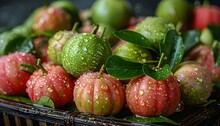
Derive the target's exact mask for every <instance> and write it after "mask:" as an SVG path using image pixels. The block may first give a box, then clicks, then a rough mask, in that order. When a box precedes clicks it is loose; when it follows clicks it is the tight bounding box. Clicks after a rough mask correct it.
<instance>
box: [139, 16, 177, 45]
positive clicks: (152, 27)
mask: <svg viewBox="0 0 220 126" xmlns="http://www.w3.org/2000/svg"><path fill="white" fill-rule="evenodd" d="M174 29H175V26H174V24H172V23H170V22H168V21H166V20H164V19H163V18H160V17H147V18H146V19H145V20H144V21H142V22H141V23H139V24H138V25H137V26H136V27H135V31H136V32H138V33H140V34H142V35H144V36H145V37H146V38H148V39H149V40H150V42H151V44H152V45H153V46H154V47H155V48H157V49H158V48H159V43H160V41H161V40H162V39H163V38H164V37H165V35H166V33H167V32H168V31H169V30H174Z"/></svg>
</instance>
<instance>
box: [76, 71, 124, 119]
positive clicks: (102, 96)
mask: <svg viewBox="0 0 220 126" xmlns="http://www.w3.org/2000/svg"><path fill="white" fill-rule="evenodd" d="M74 101H75V104H76V107H77V108H78V109H79V111H80V112H89V113H92V114H95V115H115V114H117V113H118V112H120V110H121V109H122V107H123V105H124V101H125V89H124V87H123V85H122V83H121V82H120V81H119V80H117V79H115V78H113V77H111V76H110V75H108V74H105V73H103V74H102V75H99V73H98V72H89V73H85V74H83V75H81V76H80V78H79V79H77V80H76V83H75V88H74Z"/></svg>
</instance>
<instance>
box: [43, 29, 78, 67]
mask: <svg viewBox="0 0 220 126" xmlns="http://www.w3.org/2000/svg"><path fill="white" fill-rule="evenodd" d="M73 35H74V33H73V31H59V32H57V33H56V34H55V35H54V36H53V37H51V38H50V40H49V42H48V43H49V44H48V51H47V52H48V55H49V57H50V59H51V61H53V63H55V64H57V65H62V57H61V52H62V49H63V46H64V45H65V44H66V42H67V41H68V40H69V39H70V38H71V37H72V36H73Z"/></svg>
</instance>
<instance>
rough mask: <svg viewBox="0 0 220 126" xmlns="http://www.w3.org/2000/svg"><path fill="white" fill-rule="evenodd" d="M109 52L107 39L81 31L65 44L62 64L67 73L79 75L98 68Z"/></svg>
mask: <svg viewBox="0 0 220 126" xmlns="http://www.w3.org/2000/svg"><path fill="white" fill-rule="evenodd" d="M111 54H112V51H111V46H110V44H109V43H108V41H106V40H103V39H101V38H100V37H98V36H97V35H95V34H91V33H81V34H77V35H74V36H73V37H72V38H70V40H69V41H68V42H67V43H66V44H65V46H64V48H63V50H62V65H63V67H64V69H65V70H66V71H67V72H68V73H70V74H71V75H73V76H74V77H79V76H80V75H82V74H83V73H84V72H87V71H96V70H99V69H100V68H101V66H102V65H103V64H105V62H106V60H107V59H108V57H109V56H111Z"/></svg>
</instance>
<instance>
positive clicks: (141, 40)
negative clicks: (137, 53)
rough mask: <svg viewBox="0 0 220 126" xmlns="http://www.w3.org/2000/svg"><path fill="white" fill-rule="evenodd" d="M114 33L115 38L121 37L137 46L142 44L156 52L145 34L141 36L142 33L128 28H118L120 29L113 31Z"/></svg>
mask: <svg viewBox="0 0 220 126" xmlns="http://www.w3.org/2000/svg"><path fill="white" fill-rule="evenodd" d="M114 35H115V36H116V37H117V38H119V39H122V40H124V41H126V42H130V43H133V44H137V45H139V46H142V47H144V48H147V49H150V50H153V51H155V52H157V51H156V50H155V49H154V48H153V46H152V45H151V43H150V40H148V39H147V38H146V37H145V36H143V35H142V34H140V33H138V32H135V31H130V30H120V31H115V32H114Z"/></svg>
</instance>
